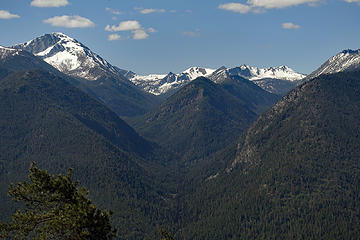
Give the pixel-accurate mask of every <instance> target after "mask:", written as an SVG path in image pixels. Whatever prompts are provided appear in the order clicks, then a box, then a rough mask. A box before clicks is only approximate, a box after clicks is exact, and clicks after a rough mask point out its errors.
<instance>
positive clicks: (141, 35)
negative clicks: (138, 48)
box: [132, 29, 149, 40]
mask: <svg viewBox="0 0 360 240" xmlns="http://www.w3.org/2000/svg"><path fill="white" fill-rule="evenodd" d="M132 33H133V34H134V36H133V39H135V40H141V39H146V38H148V37H149V34H147V33H146V32H145V31H144V30H143V29H137V30H134V31H132Z"/></svg>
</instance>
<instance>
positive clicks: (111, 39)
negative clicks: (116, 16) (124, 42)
mask: <svg viewBox="0 0 360 240" xmlns="http://www.w3.org/2000/svg"><path fill="white" fill-rule="evenodd" d="M120 39H121V36H120V35H119V34H117V33H114V34H110V35H109V36H108V40H109V41H116V40H120Z"/></svg>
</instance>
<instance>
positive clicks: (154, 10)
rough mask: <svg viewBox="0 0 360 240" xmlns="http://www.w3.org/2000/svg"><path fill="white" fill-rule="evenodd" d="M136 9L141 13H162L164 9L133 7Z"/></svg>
mask: <svg viewBox="0 0 360 240" xmlns="http://www.w3.org/2000/svg"><path fill="white" fill-rule="evenodd" d="M134 9H135V10H136V11H139V12H140V13H141V14H150V13H164V12H166V10H165V9H156V8H139V7H136V8H134Z"/></svg>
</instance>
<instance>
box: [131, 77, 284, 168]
mask: <svg viewBox="0 0 360 240" xmlns="http://www.w3.org/2000/svg"><path fill="white" fill-rule="evenodd" d="M277 98H278V97H277V96H276V95H273V94H270V93H268V92H265V91H264V90H262V89H261V88H260V87H258V86H256V85H255V84H253V83H251V82H250V81H248V80H246V79H243V78H240V77H238V78H234V79H228V80H225V81H224V82H223V83H221V84H216V83H214V82H212V81H211V80H209V79H207V78H204V77H201V78H197V79H196V80H193V81H192V82H190V83H189V84H187V85H186V86H184V87H182V88H181V89H180V90H179V91H178V92H176V93H175V94H173V95H172V96H170V97H169V98H168V99H166V100H165V101H164V102H163V103H162V104H161V105H160V106H159V107H157V108H156V109H154V110H153V111H150V112H149V113H147V114H146V115H144V116H143V117H141V118H139V119H137V120H135V121H134V124H133V126H134V127H135V129H136V130H137V131H138V132H139V133H140V134H142V135H143V136H144V137H146V138H148V139H151V140H152V141H156V142H157V143H158V144H160V145H162V146H164V147H166V148H168V149H170V150H172V151H173V152H174V153H175V154H177V155H178V158H179V159H181V160H182V161H184V162H185V163H189V162H191V161H194V160H199V159H203V158H206V157H208V156H209V155H210V154H212V153H214V152H216V151H218V150H220V149H222V148H224V147H226V146H227V145H228V144H230V143H232V142H233V141H235V140H236V139H237V138H238V135H240V134H241V133H242V132H243V131H244V130H245V129H246V128H247V127H248V126H249V125H250V124H251V123H252V122H253V121H254V120H255V119H256V117H257V115H258V113H259V112H261V111H263V110H264V109H265V108H267V107H270V106H271V105H272V104H274V103H275V101H276V100H277Z"/></svg>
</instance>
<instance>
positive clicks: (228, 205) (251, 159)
mask: <svg viewBox="0 0 360 240" xmlns="http://www.w3.org/2000/svg"><path fill="white" fill-rule="evenodd" d="M359 110H360V72H352V73H338V74H333V75H322V76H320V77H318V78H316V79H313V80H311V81H310V82H308V83H305V84H303V85H301V86H299V87H297V88H296V89H295V90H293V91H292V92H290V93H289V94H288V95H287V96H285V97H284V98H283V99H282V100H280V101H279V102H278V103H277V104H276V105H275V106H274V107H273V108H272V109H270V110H269V111H267V112H266V113H264V114H263V115H261V116H260V118H259V119H258V120H257V121H256V122H255V123H254V124H253V125H252V126H251V127H250V128H249V130H248V131H247V133H246V134H245V135H244V137H242V140H241V141H240V142H239V144H238V149H237V153H236V157H235V158H234V159H233V163H232V164H229V166H228V172H227V173H226V172H224V173H222V174H221V175H219V176H218V177H217V178H214V179H212V180H211V181H205V182H204V183H203V184H202V185H201V186H199V187H198V188H197V190H196V191H195V192H193V193H192V194H190V195H188V196H184V197H183V199H182V200H181V201H182V202H183V206H184V209H186V210H185V213H184V221H183V223H184V224H183V228H181V229H180V230H179V231H178V236H179V237H180V238H181V237H182V238H185V239H357V238H358V236H359V235H360V208H359V206H360V149H359V146H360V127H359V126H360V111H359Z"/></svg>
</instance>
